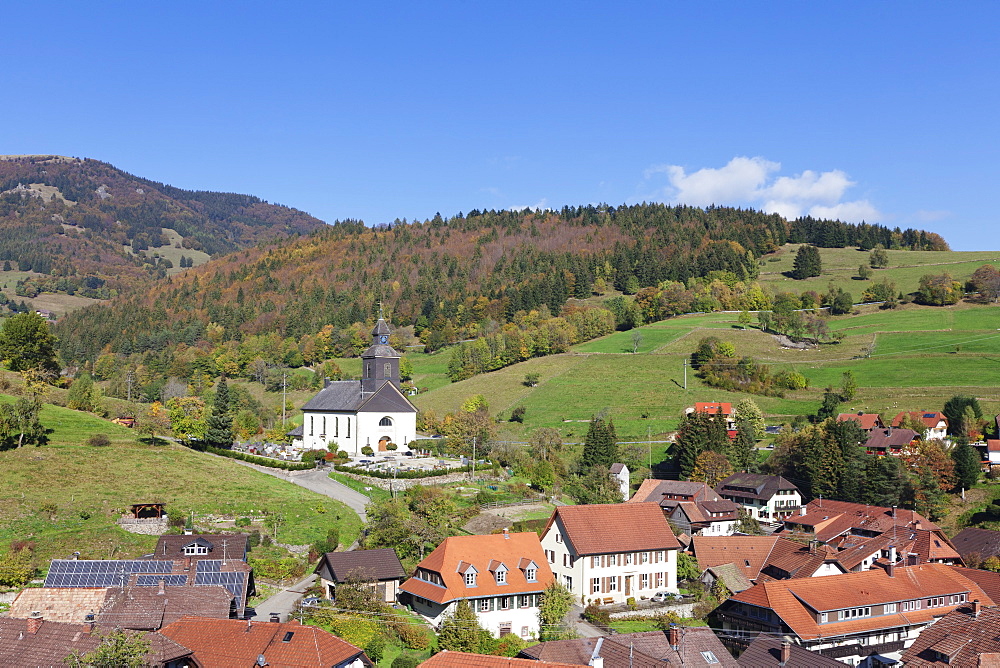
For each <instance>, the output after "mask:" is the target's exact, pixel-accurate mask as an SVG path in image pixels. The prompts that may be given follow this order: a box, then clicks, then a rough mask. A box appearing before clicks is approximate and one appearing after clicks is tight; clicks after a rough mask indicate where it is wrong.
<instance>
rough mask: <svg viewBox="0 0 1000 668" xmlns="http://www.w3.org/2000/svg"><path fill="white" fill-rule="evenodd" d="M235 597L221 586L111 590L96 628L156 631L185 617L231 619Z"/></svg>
mask: <svg viewBox="0 0 1000 668" xmlns="http://www.w3.org/2000/svg"><path fill="white" fill-rule="evenodd" d="M235 610H236V605H235V604H234V601H233V595H232V593H231V592H229V591H228V590H227V589H226V588H225V587H220V586H183V587H164V588H163V589H162V590H161V589H160V588H159V587H128V588H125V589H122V588H120V587H111V588H109V589H108V592H107V598H106V599H105V601H104V605H103V606H102V607H101V610H100V612H98V614H97V624H98V626H101V627H102V628H106V629H114V628H126V629H136V630H156V629H159V628H160V627H162V626H166V625H167V624H170V623H172V622H175V621H177V620H178V619H180V618H181V617H183V616H184V615H196V616H199V617H213V618H216V619H229V617H230V615H231V614H233V613H234V612H235Z"/></svg>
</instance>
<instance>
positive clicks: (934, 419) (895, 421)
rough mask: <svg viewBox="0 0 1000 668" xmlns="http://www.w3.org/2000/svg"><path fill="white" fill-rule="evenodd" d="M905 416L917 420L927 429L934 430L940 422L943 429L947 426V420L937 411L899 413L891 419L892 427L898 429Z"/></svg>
mask: <svg viewBox="0 0 1000 668" xmlns="http://www.w3.org/2000/svg"><path fill="white" fill-rule="evenodd" d="M905 415H911V416H913V417H915V418H917V419H918V420H920V421H921V422H923V423H924V425H925V426H926V427H927V428H928V429H936V428H937V426H938V424H939V423H941V422H944V426H945V427H947V426H948V418H946V417H945V416H944V413H941V412H939V411H909V412H907V411H901V412H900V413H898V414H897V415H896V417H894V418H892V423H891V424H892V426H893V427H898V426H899V425H901V424H902V423H903V417H904V416H905Z"/></svg>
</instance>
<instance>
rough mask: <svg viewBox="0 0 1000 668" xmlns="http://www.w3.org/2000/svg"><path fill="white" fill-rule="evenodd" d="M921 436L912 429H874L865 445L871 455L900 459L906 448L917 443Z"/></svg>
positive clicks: (866, 450)
mask: <svg viewBox="0 0 1000 668" xmlns="http://www.w3.org/2000/svg"><path fill="white" fill-rule="evenodd" d="M919 438H920V435H919V434H917V432H915V431H913V430H912V429H897V428H892V427H890V428H889V429H874V430H872V431H870V432H869V435H868V440H867V441H865V443H864V446H862V447H864V449H865V452H867V453H868V454H869V455H883V456H884V455H891V456H893V457H899V456H901V455H902V454H903V451H904V450H906V448H907V447H908V446H909V445H911V444H912V443H914V442H915V441H917V440H918V439H919Z"/></svg>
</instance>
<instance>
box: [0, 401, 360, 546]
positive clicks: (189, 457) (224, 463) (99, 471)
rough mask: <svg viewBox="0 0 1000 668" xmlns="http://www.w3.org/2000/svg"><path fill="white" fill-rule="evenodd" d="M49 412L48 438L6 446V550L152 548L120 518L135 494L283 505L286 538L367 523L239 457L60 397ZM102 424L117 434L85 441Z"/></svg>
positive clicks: (228, 511)
mask: <svg viewBox="0 0 1000 668" xmlns="http://www.w3.org/2000/svg"><path fill="white" fill-rule="evenodd" d="M0 400H3V401H12V400H13V398H12V397H9V396H2V395H0ZM41 420H42V423H43V424H44V425H45V426H46V427H47V428H49V429H51V430H52V433H51V434H50V436H49V438H50V441H49V443H48V444H46V445H44V446H41V447H34V446H26V447H24V448H21V449H14V450H7V451H5V452H0V489H2V490H3V493H2V494H0V552H5V551H6V548H7V545H8V544H9V543H10V542H11V541H13V540H30V541H34V542H35V544H36V546H37V551H36V556H37V558H38V563H39V565H44V563H45V561H46V560H48V559H50V558H57V557H66V556H69V555H70V554H72V553H73V552H75V551H79V552H80V553H81V555H82V556H83V557H84V558H95V559H104V558H112V557H136V556H139V555H142V554H145V553H147V552H149V551H150V549H151V548H152V547H153V546H154V545H155V543H156V538H155V537H150V536H139V535H136V534H130V533H127V532H125V531H123V530H122V529H120V528H119V527H118V526H117V525H116V524H115V521H116V520H117V519H118V518H119V517H120V516H121V514H122V513H123V512H125V511H127V510H128V508H129V505H130V504H132V503H138V502H145V501H162V502H165V503H166V504H167V512H168V513H170V514H175V515H181V516H183V515H185V514H187V513H190V512H194V513H195V515H196V516H197V517H199V518H203V517H205V516H208V515H211V516H215V517H220V516H229V517H240V516H249V515H259V514H260V513H265V512H269V513H280V514H281V517H282V524H281V526H280V527H279V529H278V540H279V541H280V542H283V543H291V544H299V545H301V544H306V543H311V542H314V541H316V540H319V539H321V538H324V537H325V536H326V533H327V531H328V530H329V529H330V528H332V527H334V526H338V527H340V535H341V540H342V541H343V542H344V544H345V545H349V544H350V543H351V542H352V541H353V540H354V539H355V538H356V537H357V535H358V532H359V531H360V526H361V522H360V519H359V518H358V516H357V515H355V514H354V513H353V512H352V511H350V510H349V509H348V508H347V507H346V506H344V505H342V504H340V503H338V502H336V501H333V500H332V499H329V498H327V497H325V496H321V495H319V494H315V493H313V492H310V491H308V490H306V489H303V488H301V487H298V486H296V485H292V484H289V483H288V482H286V481H283V480H279V479H277V478H274V477H272V476H269V475H266V474H263V473H259V472H257V471H254V470H252V469H250V468H248V467H245V466H242V465H240V464H237V463H236V462H235V461H233V460H230V459H225V458H222V457H216V456H213V455H208V454H204V453H199V452H195V451H193V450H190V449H188V448H185V447H182V446H179V445H176V444H169V445H160V446H154V445H146V444H143V443H139V442H138V441H137V439H136V437H137V434H136V433H135V432H133V431H131V430H128V429H124V428H122V427H119V426H117V425H115V424H112V423H110V422H108V421H106V420H103V419H101V418H98V417H95V416H93V415H90V414H87V413H81V412H78V411H72V410H69V409H66V408H61V407H59V406H53V405H45V407H44V408H43V410H42V413H41ZM97 433H103V434H107V435H108V436H109V437H110V438H111V441H112V444H111V445H110V446H106V447H91V446H87V445H84V444H83V443H85V442H86V439H87V437H88V436H90V435H92V434H97Z"/></svg>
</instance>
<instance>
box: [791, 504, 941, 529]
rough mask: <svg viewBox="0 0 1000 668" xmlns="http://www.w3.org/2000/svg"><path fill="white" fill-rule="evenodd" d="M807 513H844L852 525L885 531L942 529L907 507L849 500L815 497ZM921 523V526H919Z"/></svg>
mask: <svg viewBox="0 0 1000 668" xmlns="http://www.w3.org/2000/svg"><path fill="white" fill-rule="evenodd" d="M806 510H807V515H809V516H814V515H820V516H822V515H826V516H830V517H832V516H834V515H838V514H839V515H844V516H845V517H847V518H849V519H850V520H851V522H852V526H854V528H858V529H866V530H869V531H877V532H885V531H888V530H889V529H892V528H893V527H912V528H915V529H916V528H920V529H930V530H935V529H940V527H938V525H936V524H934V523H933V522H931V521H930V520H929V519H927V518H926V517H924V516H923V515H921V514H920V513H918V512H916V511H915V510H907V509H905V508H895V509H893V508H885V507H882V506H868V505H865V504H863V503H850V502H848V501H833V500H831V499H813V500H812V501H810V502H809V503H808V504H806ZM799 519H800V517H798V516H792V517H789V518H788V521H790V522H796V523H798V520H799ZM918 524H919V526H918Z"/></svg>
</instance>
